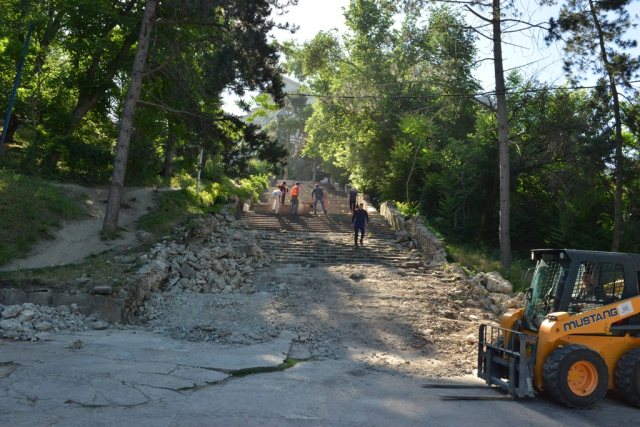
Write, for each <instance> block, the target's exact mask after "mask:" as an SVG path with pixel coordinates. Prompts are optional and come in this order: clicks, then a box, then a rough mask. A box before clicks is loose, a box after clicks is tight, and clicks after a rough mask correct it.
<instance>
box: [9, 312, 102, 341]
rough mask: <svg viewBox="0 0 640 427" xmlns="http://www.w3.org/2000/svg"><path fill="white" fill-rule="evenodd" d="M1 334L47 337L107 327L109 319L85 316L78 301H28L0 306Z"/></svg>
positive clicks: (30, 338) (21, 337)
mask: <svg viewBox="0 0 640 427" xmlns="http://www.w3.org/2000/svg"><path fill="white" fill-rule="evenodd" d="M0 311H1V312H2V317H1V320H0V336H2V337H3V338H12V339H15V340H22V341H46V340H48V339H49V337H50V336H51V334H70V333H73V332H79V331H86V330H88V329H89V328H92V329H96V330H101V329H107V328H108V327H109V323H107V322H104V321H101V320H99V319H98V318H97V316H96V315H91V316H85V315H83V314H81V313H80V312H79V311H78V306H77V305H76V304H71V306H70V307H69V306H66V305H61V306H58V307H45V306H41V305H36V304H31V303H24V304H22V305H10V306H7V307H5V306H0Z"/></svg>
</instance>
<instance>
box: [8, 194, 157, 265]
mask: <svg viewBox="0 0 640 427" xmlns="http://www.w3.org/2000/svg"><path fill="white" fill-rule="evenodd" d="M60 186H61V187H64V188H65V189H68V190H69V192H70V193H71V195H72V196H76V197H78V198H80V199H81V200H82V204H83V205H84V206H85V208H86V209H87V213H88V215H89V217H88V219H85V220H82V221H72V222H68V223H65V224H63V226H62V228H60V229H59V230H57V231H55V232H54V233H53V234H54V239H52V240H49V241H42V242H39V243H37V244H36V246H35V247H34V248H33V250H32V251H31V254H29V256H28V257H27V258H25V259H17V260H14V261H12V262H11V263H9V264H7V265H5V266H4V267H2V270H5V271H11V270H19V269H23V268H41V267H50V266H54V265H61V264H71V263H75V262H78V261H80V260H82V259H83V258H85V257H86V256H88V255H91V254H96V253H100V252H103V251H105V250H108V249H113V248H128V247H131V246H137V245H139V243H140V242H139V241H138V238H137V237H136V235H135V222H136V220H137V219H138V218H139V217H141V216H142V215H144V214H145V213H147V212H148V208H149V207H151V206H153V204H154V203H155V201H154V189H152V188H127V189H125V192H124V196H123V198H122V200H123V208H122V210H121V211H120V221H119V225H120V227H121V228H122V232H121V238H118V239H116V240H101V239H100V230H101V229H102V221H103V220H104V214H105V211H106V207H107V205H106V200H107V197H108V195H109V188H108V187H99V188H87V187H82V186H79V185H75V184H60Z"/></svg>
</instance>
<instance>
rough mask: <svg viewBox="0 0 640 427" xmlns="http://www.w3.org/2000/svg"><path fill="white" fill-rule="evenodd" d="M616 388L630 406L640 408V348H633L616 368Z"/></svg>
mask: <svg viewBox="0 0 640 427" xmlns="http://www.w3.org/2000/svg"><path fill="white" fill-rule="evenodd" d="M616 387H617V388H618V390H619V391H620V394H622V396H623V397H624V400H626V401H627V402H628V403H629V404H630V405H633V406H637V407H638V408H640V348H632V349H631V350H629V351H627V352H626V353H625V354H624V356H622V357H621V358H620V361H619V362H618V366H616Z"/></svg>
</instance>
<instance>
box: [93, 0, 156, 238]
mask: <svg viewBox="0 0 640 427" xmlns="http://www.w3.org/2000/svg"><path fill="white" fill-rule="evenodd" d="M157 4H158V0H147V2H146V5H145V9H144V16H143V18H142V24H141V25H140V35H139V37H138V47H137V48H136V55H135V58H134V60H133V72H132V73H131V83H130V84H129V90H128V91H127V95H126V97H125V100H124V108H123V110H122V118H121V119H120V129H119V130H118V142H117V144H116V156H115V160H114V162H113V176H112V178H111V188H110V189H109V201H108V203H107V212H106V213H105V216H104V223H103V225H102V233H103V234H106V235H113V234H115V233H116V232H117V231H118V217H119V215H120V200H121V199H122V191H123V188H124V175H125V172H126V169H127V157H128V155H129V144H130V141H131V134H132V133H133V122H134V119H135V113H136V104H137V102H138V100H139V99H140V90H141V88H142V74H143V72H144V64H145V61H146V59H147V51H148V50H149V39H150V37H151V29H152V26H153V23H152V20H153V16H154V14H155V10H156V6H157Z"/></svg>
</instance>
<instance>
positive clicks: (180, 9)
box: [103, 0, 296, 235]
mask: <svg viewBox="0 0 640 427" xmlns="http://www.w3.org/2000/svg"><path fill="white" fill-rule="evenodd" d="M158 3H159V0H147V4H146V6H145V15H144V16H145V19H146V18H147V12H146V11H147V9H152V10H153V11H154V12H155V14H153V13H152V15H151V17H150V18H149V19H150V21H149V24H144V25H142V27H141V29H140V36H139V41H138V48H137V50H136V60H135V62H134V70H133V73H132V77H131V83H130V86H129V91H128V92H127V97H126V98H125V105H124V108H123V113H122V120H121V123H120V129H119V135H118V144H117V145H116V161H115V163H114V170H113V177H112V184H111V189H110V193H109V202H108V206H107V215H105V220H104V223H103V233H104V234H107V235H110V234H113V233H115V232H116V230H117V228H118V215H119V210H120V198H121V195H122V189H123V185H124V175H125V171H126V162H127V155H128V150H129V145H130V139H131V134H132V132H133V123H134V122H133V119H134V115H135V106H136V104H138V103H139V100H140V91H141V89H142V85H143V83H142V79H143V78H145V77H146V78H153V79H156V80H160V81H162V80H163V79H173V80H176V81H179V82H180V85H181V86H180V87H181V88H182V89H183V90H184V92H185V93H186V95H187V97H186V98H187V102H186V105H187V107H188V108H187V109H185V110H183V109H180V108H173V107H172V106H169V105H166V104H165V103H164V102H163V100H162V99H159V100H158V99H157V98H154V96H153V93H151V91H150V93H149V95H150V97H151V100H150V101H154V102H150V101H146V100H145V101H140V103H142V104H143V105H146V106H151V107H156V108H160V109H163V110H165V111H167V112H171V113H175V114H184V115H185V116H195V117H199V118H201V119H204V120H205V123H206V124H207V126H201V127H200V130H199V133H200V134H201V136H200V138H199V139H201V140H205V139H208V140H212V139H216V138H217V139H219V140H221V146H222V148H223V150H224V151H223V153H222V154H223V157H224V158H225V160H227V162H226V164H225V165H226V167H227V169H228V170H233V171H234V172H236V173H241V170H242V169H243V168H244V166H245V165H246V162H247V160H248V158H249V157H250V156H258V157H260V158H268V159H269V160H273V158H274V157H277V156H278V155H282V152H279V151H278V150H277V149H276V150H274V148H275V147H274V145H273V144H272V142H271V141H269V140H268V139H267V138H266V135H262V134H260V133H259V129H258V128H257V127H256V126H252V125H247V124H244V123H242V122H241V121H240V120H239V119H238V118H237V117H231V116H229V115H226V114H224V113H223V112H222V111H221V110H220V108H219V97H220V93H221V92H222V91H223V90H224V89H226V88H229V89H231V90H232V91H234V92H235V93H237V94H239V95H241V94H243V93H244V91H245V90H263V91H265V92H267V93H270V94H271V95H272V96H273V98H274V101H275V102H276V103H280V104H281V103H282V102H283V94H282V87H283V83H282V79H281V77H280V69H279V67H278V63H277V61H278V56H277V50H276V48H275V47H274V46H271V45H269V44H268V41H267V34H268V32H269V31H270V30H271V29H273V28H275V27H279V28H289V26H288V24H287V25H286V26H280V25H276V24H275V23H274V22H273V20H271V19H270V18H269V16H270V13H271V11H272V8H276V9H278V8H280V9H281V8H282V7H284V5H289V4H295V3H296V0H288V1H283V2H281V1H280V0H258V1H255V0H216V1H207V0H191V1H188V2H184V1H181V0H164V1H162V2H161V3H160V4H159V5H158ZM156 6H158V7H157V9H156ZM143 23H144V22H143ZM152 24H153V25H154V26H155V27H156V28H160V29H161V30H155V31H154V44H155V45H157V46H158V48H157V49H154V50H153V51H150V52H149V55H147V51H146V49H147V48H148V41H149V38H150V37H151V33H150V29H149V28H147V26H149V25H152ZM145 31H148V32H145ZM167 34H173V36H174V37H173V38H169V37H166V35H167ZM156 35H157V37H156ZM144 41H146V43H147V46H146V47H145V46H141V44H142V42H144ZM141 48H144V50H141ZM190 48H191V50H189V49H190ZM139 55H142V56H139ZM140 61H141V62H140ZM194 61H196V63H195V64H194ZM147 63H148V64H149V66H148V69H147V70H145V64H147ZM183 68H187V69H188V70H191V71H193V70H197V72H195V73H191V75H190V77H189V76H187V77H185V74H188V73H184V72H183V71H185V70H184V69H183ZM195 76H199V77H200V78H199V79H194V78H193V77H195ZM176 77H177V78H176ZM203 80H204V81H206V84H205V85H203V84H202V81H203ZM160 86H162V85H160ZM196 87H202V88H203V89H202V90H197V89H195V88H196ZM205 101H206V102H205ZM231 133H234V134H235V135H234V136H233V137H230V135H229V134H231ZM205 134H206V135H205ZM277 161H278V159H276V160H275V163H277Z"/></svg>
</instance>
